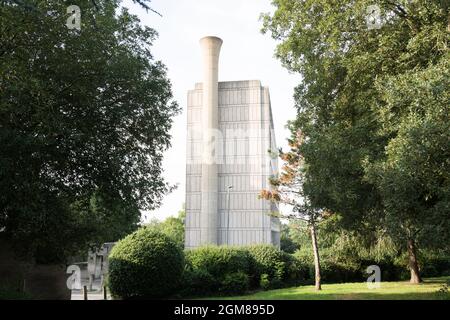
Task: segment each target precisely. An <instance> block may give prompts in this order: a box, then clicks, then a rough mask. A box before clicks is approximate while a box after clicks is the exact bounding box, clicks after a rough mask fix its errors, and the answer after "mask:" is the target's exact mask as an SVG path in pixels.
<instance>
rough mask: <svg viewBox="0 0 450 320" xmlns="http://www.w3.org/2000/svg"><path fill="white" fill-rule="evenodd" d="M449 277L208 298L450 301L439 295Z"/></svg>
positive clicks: (300, 288)
mask: <svg viewBox="0 0 450 320" xmlns="http://www.w3.org/2000/svg"><path fill="white" fill-rule="evenodd" d="M448 280H450V276H449V277H441V278H431V279H426V280H425V281H424V282H423V283H422V284H419V285H413V284H410V283H409V282H406V281H404V282H382V283H381V287H380V288H379V289H369V288H368V287H367V283H365V282H364V283H339V284H324V285H322V291H316V290H314V286H301V287H295V288H287V289H279V290H270V291H259V292H256V293H253V294H250V295H245V296H236V297H217V298H208V299H224V300H227V299H236V300H436V299H450V294H449V293H447V294H438V293H437V291H439V289H441V288H442V286H443V285H444V284H445V282H446V281H448Z"/></svg>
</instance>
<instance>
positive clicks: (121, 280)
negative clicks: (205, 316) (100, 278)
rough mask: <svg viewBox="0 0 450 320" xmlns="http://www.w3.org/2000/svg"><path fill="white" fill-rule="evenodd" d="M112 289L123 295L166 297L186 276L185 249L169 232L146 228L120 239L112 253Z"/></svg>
mask: <svg viewBox="0 0 450 320" xmlns="http://www.w3.org/2000/svg"><path fill="white" fill-rule="evenodd" d="M109 261H110V265H109V288H110V290H111V294H112V295H114V296H117V297H120V298H124V299H130V298H164V297H168V296H170V295H172V294H174V293H175V291H176V290H177V289H178V288H179V285H180V281H181V278H182V275H183V269H184V258H183V252H182V251H181V250H180V248H179V247H178V246H177V244H176V243H175V242H174V241H173V240H172V239H170V238H169V237H167V236H166V235H164V234H162V233H160V232H157V231H154V230H151V229H149V228H142V229H140V230H138V231H136V232H135V233H133V234H131V235H129V236H127V237H126V238H124V239H122V240H121V241H119V242H118V243H117V244H116V245H115V246H114V248H113V250H112V252H111V254H110V256H109Z"/></svg>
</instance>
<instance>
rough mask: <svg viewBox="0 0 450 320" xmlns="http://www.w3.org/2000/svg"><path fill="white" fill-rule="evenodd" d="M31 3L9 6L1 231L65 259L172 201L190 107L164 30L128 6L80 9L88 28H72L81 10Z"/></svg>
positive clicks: (2, 63) (4, 23)
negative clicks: (168, 167) (170, 167)
mask: <svg viewBox="0 0 450 320" xmlns="http://www.w3.org/2000/svg"><path fill="white" fill-rule="evenodd" d="M141 2H142V3H145V2H147V3H148V1H141ZM23 3H25V4H26V5H22V4H19V5H16V4H14V3H13V2H12V1H6V2H5V1H3V2H2V3H1V4H0V34H1V37H0V87H1V88H2V89H1V91H0V194H1V195H0V230H3V233H4V234H6V235H7V236H8V237H9V238H10V239H12V240H13V241H14V243H15V244H16V245H17V246H18V247H21V248H22V249H23V250H24V252H26V253H28V254H30V255H31V256H36V255H38V256H39V255H40V254H38V253H39V252H49V254H48V255H47V256H49V257H53V259H54V260H64V258H65V257H66V256H67V255H70V254H73V253H74V251H76V250H78V249H80V250H81V249H83V248H85V247H87V246H89V245H91V244H92V243H93V242H102V241H111V240H117V239H118V238H120V237H123V236H124V235H125V234H126V233H128V232H129V231H130V230H133V229H134V228H135V227H136V224H137V221H139V217H140V213H139V211H140V210H151V209H154V208H155V207H157V206H158V205H159V204H160V201H161V198H162V196H163V195H164V194H166V193H167V192H169V191H170V189H171V187H170V186H169V185H168V184H167V183H166V182H165V181H164V179H163V178H162V169H161V162H162V158H163V152H164V151H165V150H166V149H167V148H168V147H169V146H170V138H171V137H170V135H169V130H170V128H171V125H172V118H173V116H174V115H176V114H177V113H178V112H179V108H178V106H177V104H176V103H175V102H173V100H172V90H171V84H170V82H169V80H168V79H167V74H166V68H165V67H164V65H163V64H162V63H161V62H159V61H156V60H155V59H154V58H153V56H152V54H151V46H152V43H153V41H154V39H155V37H156V36H157V34H156V31H155V30H153V29H151V28H149V27H143V26H142V25H140V21H139V20H138V18H137V17H136V16H133V15H131V14H130V13H129V12H128V10H127V9H126V8H120V4H121V1H119V0H112V1H110V0H108V1H106V0H96V1H90V0H80V1H77V3H76V4H77V5H78V6H79V7H80V8H81V11H82V17H81V30H76V29H75V30H69V29H68V28H67V26H66V21H67V18H68V17H69V15H68V14H67V13H66V10H67V7H68V6H69V5H71V4H73V3H72V2H71V1H56V0H49V1H38V0H35V1H31V0H30V1H23ZM29 8H32V9H29ZM111 228H112V229H111ZM111 230H112V231H111ZM83 250H84V249H83Z"/></svg>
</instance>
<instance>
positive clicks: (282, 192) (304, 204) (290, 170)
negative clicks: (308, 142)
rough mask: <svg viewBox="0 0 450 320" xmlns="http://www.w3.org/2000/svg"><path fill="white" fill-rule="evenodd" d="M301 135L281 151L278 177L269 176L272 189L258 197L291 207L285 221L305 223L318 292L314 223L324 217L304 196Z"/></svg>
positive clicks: (317, 254)
mask: <svg viewBox="0 0 450 320" xmlns="http://www.w3.org/2000/svg"><path fill="white" fill-rule="evenodd" d="M302 143H303V136H302V134H301V133H300V132H299V133H298V134H297V136H295V137H294V138H293V139H291V140H289V145H290V148H291V149H290V151H289V152H287V153H283V152H282V151H281V150H280V158H281V159H282V160H283V161H284V162H285V163H284V165H283V168H282V172H281V174H280V176H279V177H271V179H270V185H271V187H272V189H271V190H263V191H262V192H261V194H260V196H261V197H262V198H264V199H266V200H270V201H273V202H278V203H284V204H287V205H289V206H291V207H292V210H293V212H294V214H292V215H287V216H285V218H287V219H290V220H303V221H305V222H306V223H307V224H308V228H309V231H310V236H311V243H312V248H313V254H314V269H315V288H316V290H321V289H322V287H321V276H320V255H319V246H318V242H317V223H318V222H320V220H321V219H322V218H323V217H324V216H325V215H324V212H323V211H322V210H320V208H317V207H314V206H312V205H311V202H310V201H309V199H308V198H307V197H306V196H305V193H304V191H303V185H304V181H305V176H304V171H303V170H304V162H303V157H302V155H301V153H300V146H301V145H302Z"/></svg>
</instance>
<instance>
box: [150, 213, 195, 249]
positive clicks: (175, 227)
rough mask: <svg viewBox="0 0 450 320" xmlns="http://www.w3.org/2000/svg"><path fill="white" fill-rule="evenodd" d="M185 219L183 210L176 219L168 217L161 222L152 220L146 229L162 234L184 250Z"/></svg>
mask: <svg viewBox="0 0 450 320" xmlns="http://www.w3.org/2000/svg"><path fill="white" fill-rule="evenodd" d="M185 218H186V211H185V209H184V208H183V209H182V210H180V211H179V212H178V216H177V217H168V218H167V219H165V220H164V221H163V222H160V221H158V220H152V221H150V223H149V224H147V226H148V227H150V228H152V229H155V230H157V231H159V232H162V233H164V234H165V235H166V236H168V237H170V238H171V239H172V240H174V241H175V242H176V244H177V245H178V246H179V247H180V248H181V249H184V230H185V228H184V219H185Z"/></svg>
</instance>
